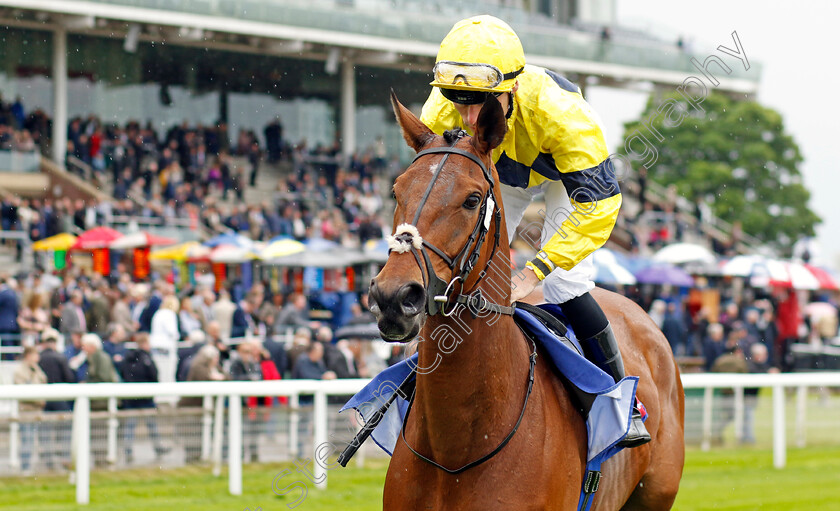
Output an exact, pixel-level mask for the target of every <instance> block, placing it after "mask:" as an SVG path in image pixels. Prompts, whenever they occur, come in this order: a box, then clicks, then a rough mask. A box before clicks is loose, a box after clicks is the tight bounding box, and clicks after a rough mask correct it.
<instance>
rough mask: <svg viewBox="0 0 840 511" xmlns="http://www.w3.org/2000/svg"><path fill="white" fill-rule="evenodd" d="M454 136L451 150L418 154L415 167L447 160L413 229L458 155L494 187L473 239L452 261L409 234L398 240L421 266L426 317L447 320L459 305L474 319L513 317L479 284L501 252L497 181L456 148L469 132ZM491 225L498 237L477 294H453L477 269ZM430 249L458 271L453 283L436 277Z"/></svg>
mask: <svg viewBox="0 0 840 511" xmlns="http://www.w3.org/2000/svg"><path fill="white" fill-rule="evenodd" d="M453 132H454V135H455V139H454V141H453V142H452V144H451V145H450V146H443V147H432V148H430V149H425V150H423V151H420V152H419V153H417V155H416V156H415V157H414V160H413V161H412V164H413V163H415V162H416V161H417V160H419V159H420V158H422V157H424V156H427V155H430V154H443V158H442V159H441V160H440V163H438V166H437V169H435V172H434V175H433V176H432V180H431V181H429V185H428V186H427V187H426V191H425V193H424V194H423V198H422V199H421V200H420V204H419V206H418V207H417V211H416V212H415V213H414V220H413V222H412V225H415V226H416V225H417V222H418V221H419V220H420V213H422V211H423V207H424V206H425V205H426V201H427V200H428V199H429V195H431V193H432V188H433V187H434V186H435V183H436V182H437V179H438V176H440V173H441V171H442V170H443V167H444V165H445V164H446V161H447V160H448V159H449V156H450V155H453V154H455V155H458V156H463V157H464V158H467V159H469V160H470V161H472V162H473V163H475V164H476V165H478V166H479V168H481V172H482V174H483V175H484V179H485V180H486V181H487V183H489V184H490V189H489V191H488V192H487V195H485V196H484V199H483V200H482V202H481V214H479V215H478V220H477V221H476V223H475V226H474V227H473V230H472V232H471V233H470V236H469V238H468V239H467V241H466V243H464V247H463V248H462V249H461V250H460V251H459V252H458V253H457V254H456V255H455V256H454V257H449V256H448V255H447V254H446V253H445V252H444V251H443V250H441V249H439V248H437V247H436V246H434V245H433V244H432V243H430V242H429V241H427V240H426V239H425V238H422V237H421V238H422V239H423V241H422V246H420V248H419V249H418V248H417V247H416V246H414V245H413V243H412V239H413V235H412V234H411V233H409V232H403V233H398V234H396V235H394V239H395V240H397V241H399V242H402V243H404V244H405V245H406V246H411V253H412V254H413V255H414V259H415V260H416V261H417V265H418V266H420V273H421V275H422V276H423V287H425V289H426V313H427V314H428V315H429V316H434V315H435V314H438V313H440V314H442V315H444V316H450V315H452V313H453V312H454V311H455V309H456V307H457V306H458V305H465V306H466V307H467V308H468V309H469V311H470V313H471V314H472V315H473V317H476V316H477V315H478V314H479V313H481V311H491V312H497V313H500V314H507V315H513V311H514V307H508V306H505V305H499V304H495V303H492V302H489V301H488V300H487V299H486V298H485V297H484V296H483V295H482V294H481V290H479V289H477V286H478V283H479V282H480V281H481V279H483V278H484V277H485V276H486V275H487V269H488V268H489V266H490V262H491V260H492V259H493V254H495V252H496V250H497V249H498V248H499V241H500V236H501V225H502V211H501V209H500V208H499V205H498V202H497V201H496V196H495V193H494V192H493V187H494V184H495V182H494V180H493V175H492V174H491V173H490V170H489V169H488V168H487V165H485V164H484V162H483V161H481V159H480V158H478V156H476V155H474V154H472V153H469V152H467V151H464V150H462V149H457V148H456V147H454V146H455V144H457V143H458V141H459V140H460V139H461V138H462V137H464V136H465V135H466V132H465V131H464V130H458V131H454V130H453ZM491 221H493V222H494V223H495V227H496V233H495V236H494V239H493V249H492V252H491V254H490V258H488V260H487V265H486V266H485V268H484V269H483V270H482V271H481V273H480V274H479V278H478V280H476V282H475V286H474V289H475V290H474V291H473V292H470V293H467V294H464V293H460V294H455V295H453V294H452V293H454V285H455V282H457V281H460V282H461V286H463V285H464V283H465V282H466V280H467V278H468V277H469V275H470V273H471V272H472V270H473V269H474V268H475V265H476V263H477V262H478V259H479V257H480V256H481V249H482V247H483V246H484V242H485V240H486V237H487V233H488V232H489V230H490V222H491ZM471 246H472V247H473V248H472V251H470V247H471ZM427 249H428V250H431V251H432V252H434V253H435V254H437V255H438V257H440V258H441V259H443V261H444V262H445V263H446V265H447V266H448V267H449V269H451V270H455V268H456V267H457V268H458V274H457V275H455V276H454V277H453V278H452V280H450V281H449V283H447V282H446V281H444V280H443V279H441V278H440V277H438V275H437V273H435V269H434V266H433V265H432V261H431V259H430V258H429V252H428V250H427ZM421 256H422V258H421ZM447 304H450V305H451V308H450V309H449V310H448V311H447V310H446V305H447Z"/></svg>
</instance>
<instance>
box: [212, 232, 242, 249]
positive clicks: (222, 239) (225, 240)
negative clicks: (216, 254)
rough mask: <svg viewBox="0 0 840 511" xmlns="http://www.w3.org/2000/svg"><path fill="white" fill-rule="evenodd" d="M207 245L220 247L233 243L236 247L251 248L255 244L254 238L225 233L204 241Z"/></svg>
mask: <svg viewBox="0 0 840 511" xmlns="http://www.w3.org/2000/svg"><path fill="white" fill-rule="evenodd" d="M204 245H205V246H208V247H211V248H212V247H218V246H220V245H233V246H235V247H242V248H251V247H252V246H254V242H253V240H251V238H248V237H247V236H243V235H241V234H233V233H225V234H219V235H218V236H214V237H212V238H210V239H209V240H207V241H205V242H204Z"/></svg>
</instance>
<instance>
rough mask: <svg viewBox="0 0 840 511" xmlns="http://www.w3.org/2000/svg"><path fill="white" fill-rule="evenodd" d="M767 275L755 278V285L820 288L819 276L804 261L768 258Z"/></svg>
mask: <svg viewBox="0 0 840 511" xmlns="http://www.w3.org/2000/svg"><path fill="white" fill-rule="evenodd" d="M766 264H767V276H766V277H759V278H754V279H753V285H756V284H765V285H770V286H776V287H782V288H788V289H790V288H793V289H808V290H815V289H819V288H820V283H819V281H817V278H816V277H815V276H814V275H813V274H812V273H811V272H809V271H808V269H807V268H805V266H804V265H803V264H802V263H794V262H790V261H779V260H777V259H768V260H767V263H766Z"/></svg>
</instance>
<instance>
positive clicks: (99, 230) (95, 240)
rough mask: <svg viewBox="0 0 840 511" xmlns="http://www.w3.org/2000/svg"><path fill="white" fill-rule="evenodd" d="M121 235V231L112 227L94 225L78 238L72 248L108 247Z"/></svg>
mask: <svg viewBox="0 0 840 511" xmlns="http://www.w3.org/2000/svg"><path fill="white" fill-rule="evenodd" d="M121 237H122V233H121V232H119V231H116V230H114V229H111V228H110V227H94V228H93V229H91V230H89V231H85V232H84V233H82V235H81V236H79V237H78V238H76V243H74V244H73V246H72V247H70V250H95V249H97V248H107V247H109V246H110V245H111V243H112V242H113V241H114V240H116V239H118V238H121Z"/></svg>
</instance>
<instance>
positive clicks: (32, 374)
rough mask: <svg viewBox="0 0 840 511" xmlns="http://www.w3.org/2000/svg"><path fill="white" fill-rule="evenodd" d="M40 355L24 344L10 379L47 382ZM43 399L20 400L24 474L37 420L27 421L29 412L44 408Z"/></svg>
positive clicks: (22, 383)
mask: <svg viewBox="0 0 840 511" xmlns="http://www.w3.org/2000/svg"><path fill="white" fill-rule="evenodd" d="M39 359H40V357H39V355H38V350H37V349H36V348H35V347H34V346H25V347H24V348H23V355H22V357H21V363H20V365H19V366H18V368H17V369H16V370H15V373H14V376H13V377H12V381H13V382H14V383H15V384H16V385H29V384H36V385H37V384H44V383H47V375H46V374H44V371H43V370H41V367H40V366H39V365H38V361H39ZM45 404H46V402H45V401H43V400H41V401H20V402H19V403H18V410H19V411H20V413H21V415H22V417H21V419H22V420H21V422H20V466H21V469H22V470H23V472H24V474H28V473H29V472H30V470H31V468H32V465H31V463H32V461H31V460H32V449H33V447H34V445H35V433H36V432H37V431H38V426H37V425H38V422H37V421H34V420H33V421H27V420H25V419H26V418H27V415H28V414H29V413H30V412H40V411H42V410H43V409H44V405H45Z"/></svg>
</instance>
